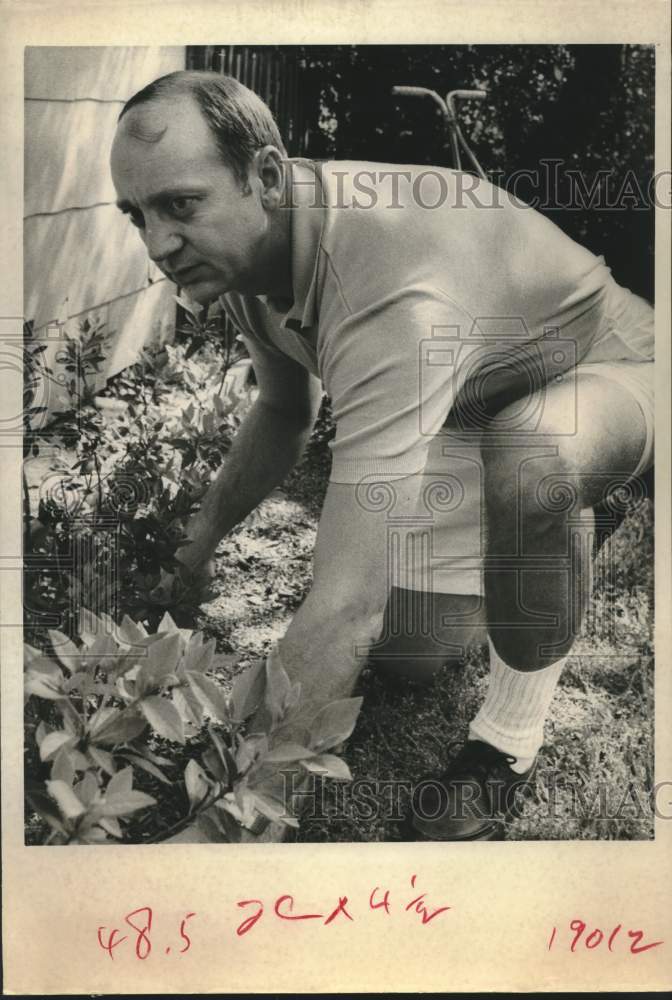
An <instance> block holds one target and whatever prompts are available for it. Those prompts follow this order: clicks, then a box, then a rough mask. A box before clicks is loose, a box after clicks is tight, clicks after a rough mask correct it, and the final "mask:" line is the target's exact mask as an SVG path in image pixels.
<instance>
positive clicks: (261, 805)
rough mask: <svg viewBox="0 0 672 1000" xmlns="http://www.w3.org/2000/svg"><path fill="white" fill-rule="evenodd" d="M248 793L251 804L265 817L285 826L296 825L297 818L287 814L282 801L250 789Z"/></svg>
mask: <svg viewBox="0 0 672 1000" xmlns="http://www.w3.org/2000/svg"><path fill="white" fill-rule="evenodd" d="M249 795H250V797H251V802H252V805H254V807H255V809H256V810H257V811H258V812H260V813H261V815H262V816H265V817H266V819H270V820H272V821H274V822H280V823H284V824H285V825H286V826H293V827H298V825H299V823H298V820H297V819H295V817H294V816H290V815H289V814H288V812H287V809H286V806H285V804H284V802H281V801H280V800H279V799H274V798H271V796H269V795H262V793H261V792H254V791H250V793H249Z"/></svg>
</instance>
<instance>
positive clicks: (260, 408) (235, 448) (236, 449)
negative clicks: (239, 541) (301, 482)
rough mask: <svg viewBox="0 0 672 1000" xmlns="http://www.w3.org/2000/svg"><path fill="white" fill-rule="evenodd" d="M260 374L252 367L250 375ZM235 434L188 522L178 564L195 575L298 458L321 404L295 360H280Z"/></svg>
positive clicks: (314, 384)
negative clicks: (227, 535)
mask: <svg viewBox="0 0 672 1000" xmlns="http://www.w3.org/2000/svg"><path fill="white" fill-rule="evenodd" d="M257 370H259V371H261V370H262V366H261V365H260V366H259V369H257V368H256V366H255V371H257ZM263 370H264V375H263V376H262V377H261V378H260V377H259V375H258V376H257V377H258V381H259V396H258V398H257V400H256V402H255V403H254V404H253V406H252V408H251V410H250V412H249V413H248V414H247V416H246V417H245V419H244V421H243V423H242V425H241V427H240V428H239V430H238V433H237V434H236V436H235V438H234V441H233V444H232V446H231V449H230V451H229V452H228V454H227V456H226V458H225V460H224V464H223V466H222V468H221V470H220V472H219V474H218V476H217V478H216V479H215V481H214V482H213V484H212V485H211V486H210V488H209V490H208V491H207V493H206V495H205V497H204V499H203V503H202V505H201V509H200V510H199V511H198V513H197V514H195V515H194V517H193V518H192V520H191V522H190V524H189V527H188V529H187V530H188V534H189V537H190V538H191V543H190V544H189V545H186V546H184V547H183V548H182V549H180V550H179V554H178V557H179V560H180V562H181V563H182V564H183V565H185V566H186V567H187V568H188V569H189V570H190V571H191V573H192V574H194V576H196V577H198V576H199V575H200V574H201V573H204V572H205V569H206V566H207V564H208V562H209V560H211V559H212V557H213V555H214V552H215V549H216V547H217V545H218V543H219V541H220V540H221V539H222V538H223V536H224V535H225V534H226V533H227V532H228V531H230V530H231V528H233V527H234V526H235V525H236V524H238V523H239V522H240V521H242V520H243V519H244V518H245V517H246V516H247V515H248V514H249V513H250V511H252V510H253V509H254V508H255V507H256V506H257V505H258V504H259V503H260V502H261V501H262V500H263V499H264V497H266V496H267V495H268V494H269V493H270V492H271V490H273V489H274V488H275V487H276V486H278V485H279V484H280V483H281V482H282V481H283V479H284V478H285V477H286V476H287V474H288V473H289V472H290V470H291V469H292V468H293V466H294V465H295V464H296V462H297V461H298V459H299V458H300V456H301V454H302V452H303V449H304V448H305V445H306V443H307V441H308V438H309V437H310V432H311V430H312V427H313V424H314V422H315V418H316V416H317V412H318V410H319V405H320V400H321V395H322V394H321V389H320V386H319V382H318V381H317V379H315V378H313V377H312V376H311V375H309V373H308V372H306V371H305V369H303V368H301V367H300V366H299V365H298V364H296V362H293V361H291V360H290V359H286V360H284V359H283V361H282V362H279V363H278V365H277V372H276V373H275V377H273V378H272V379H270V380H269V377H268V371H267V368H266V369H263Z"/></svg>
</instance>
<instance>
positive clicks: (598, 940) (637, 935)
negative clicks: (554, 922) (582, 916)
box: [548, 919, 663, 955]
mask: <svg viewBox="0 0 672 1000" xmlns="http://www.w3.org/2000/svg"><path fill="white" fill-rule="evenodd" d="M569 928H570V930H572V931H574V937H573V938H572V943H571V945H570V947H569V950H570V951H576V948H577V945H578V944H579V942H580V940H581V938H582V937H583V934H584V932H585V930H586V924H585V923H584V922H583V920H578V919H576V920H571V921H570V924H569ZM622 928H623V925H622V924H617V925H616V927H614V929H613V930H612V931H611V932H610V934H609V937H608V938H607V939H606V943H607V948H608V949H609V951H613V948H614V944H615V942H616V939H617V938H618V936H619V934H620V932H621V930H622ZM556 933H557V927H554V928H553V931H552V933H551V936H550V938H549V941H548V950H549V951H550V950H551V948H552V947H553V945H554V943H555V936H556ZM627 933H628V937H629V938H630V954H631V955H641V953H642V952H644V951H649V949H651V948H657V947H658V945H660V944H663V942H662V941H651V942H650V943H649V944H642V938H643V937H644V932H643V931H628V932H627ZM605 934H606V932H604V931H602V930H600V928H599V927H596V928H595V929H594V930H592V931H591V932H590V933H589V934H587V935H586V937H585V938H584V940H583V944H584V946H585V947H586V948H587V949H588V950H589V951H592V949H593V948H597V947H599V945H601V944H602V943H603V942H604V940H605Z"/></svg>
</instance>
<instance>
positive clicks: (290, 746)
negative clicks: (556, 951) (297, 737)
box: [263, 743, 315, 764]
mask: <svg viewBox="0 0 672 1000" xmlns="http://www.w3.org/2000/svg"><path fill="white" fill-rule="evenodd" d="M314 756H315V751H314V750H309V749H308V747H304V746H301V744H300V743H279V744H278V745H277V746H275V747H273V749H272V750H269V751H268V753H267V754H266V755H265V756H264V761H263V762H264V764H284V763H286V762H289V761H293V760H305V759H306V758H307V757H314Z"/></svg>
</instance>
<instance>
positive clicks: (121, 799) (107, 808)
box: [98, 791, 156, 816]
mask: <svg viewBox="0 0 672 1000" xmlns="http://www.w3.org/2000/svg"><path fill="white" fill-rule="evenodd" d="M155 805H156V799H155V798H153V797H152V796H151V795H146V794H145V792H133V791H131V792H124V793H123V794H119V795H106V796H105V799H104V801H103V802H102V804H101V805H100V806H99V807H98V809H99V811H100V814H101V816H128V815H129V814H130V813H132V812H137V810H138V809H147V808H149V806H155Z"/></svg>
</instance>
